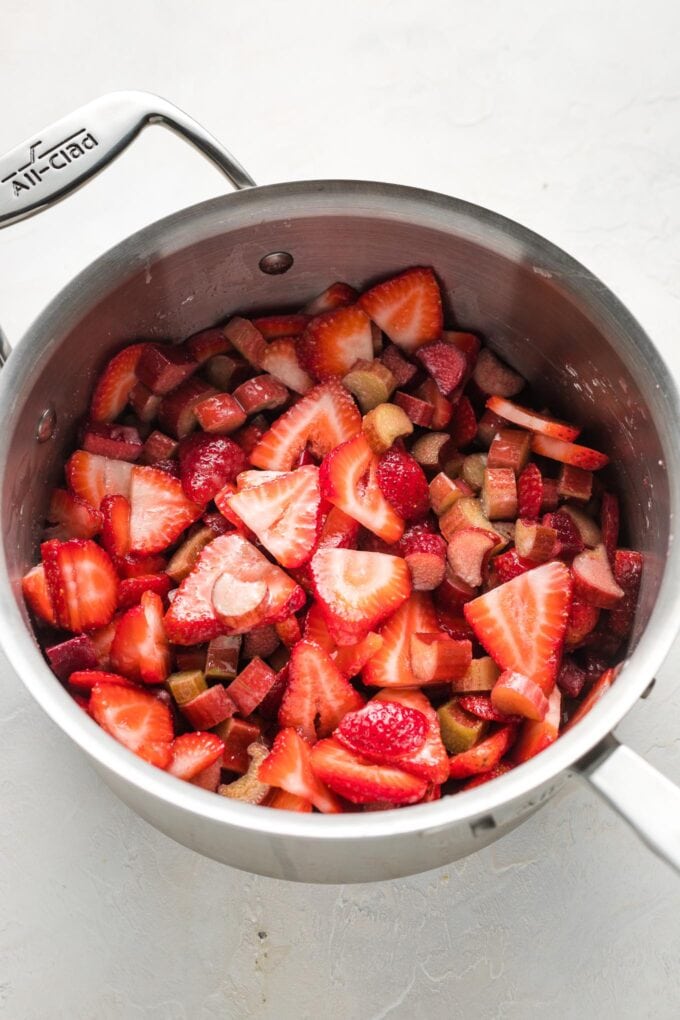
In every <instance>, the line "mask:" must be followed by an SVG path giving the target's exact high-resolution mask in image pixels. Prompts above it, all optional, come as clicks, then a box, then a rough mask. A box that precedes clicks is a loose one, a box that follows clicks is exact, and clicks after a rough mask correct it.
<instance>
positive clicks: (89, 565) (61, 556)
mask: <svg viewBox="0 0 680 1020" xmlns="http://www.w3.org/2000/svg"><path fill="white" fill-rule="evenodd" d="M41 554H42V561H43V563H44V565H45V578H46V581H47V591H48V593H49V598H50V601H51V602H52V605H53V606H54V611H55V615H56V618H57V622H58V624H59V626H60V627H63V628H64V630H70V631H73V632H74V633H76V634H79V633H81V632H82V631H87V630H94V629H95V628H96V627H103V626H104V625H105V624H107V623H109V621H110V620H111V619H112V617H113V614H114V612H115V609H116V595H117V589H118V578H117V577H116V572H115V570H114V567H113V564H112V562H111V560H110V558H109V556H107V554H106V553H105V552H104V550H103V549H102V548H101V547H100V546H98V545H97V544H96V543H95V542H92V541H91V540H89V539H82V538H74V539H71V540H70V541H69V542H58V541H57V540H56V539H53V540H52V541H50V542H43V544H42V546H41Z"/></svg>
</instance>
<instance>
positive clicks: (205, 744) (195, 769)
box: [167, 732, 224, 779]
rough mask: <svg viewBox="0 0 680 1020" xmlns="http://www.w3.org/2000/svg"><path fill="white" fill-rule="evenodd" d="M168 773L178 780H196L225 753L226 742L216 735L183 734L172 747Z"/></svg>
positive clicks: (176, 738) (174, 741)
mask: <svg viewBox="0 0 680 1020" xmlns="http://www.w3.org/2000/svg"><path fill="white" fill-rule="evenodd" d="M170 753H171V758H170V764H169V765H168V767H167V769H168V772H169V773H170V774H171V775H173V776H177V778H178V779H194V778H195V777H196V776H197V775H198V774H199V772H203V771H204V769H207V768H209V767H210V766H211V765H212V764H213V762H216V761H217V760H218V759H220V758H221V757H222V754H223V753H224V741H223V740H220V738H219V737H218V736H217V735H216V734H215V733H201V732H196V733H182V734H181V735H180V736H179V737H175V739H174V740H173V742H172V745H171V747H170Z"/></svg>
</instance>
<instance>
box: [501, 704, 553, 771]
mask: <svg viewBox="0 0 680 1020" xmlns="http://www.w3.org/2000/svg"><path fill="white" fill-rule="evenodd" d="M561 720H562V694H561V692H560V689H559V687H554V688H553V691H552V693H551V695H550V697H549V698H548V711H547V713H546V716H545V719H542V720H541V721H540V722H538V721H536V722H535V721H533V720H531V719H528V720H527V721H526V722H525V723H523V724H522V727H521V729H520V731H519V736H518V738H517V742H516V744H515V746H514V748H513V751H512V760H513V762H514V763H515V764H516V765H521V764H522V762H525V761H528V760H529V759H530V758H533V757H534V755H536V754H538V753H539V752H540V751H544V750H545V748H546V747H549V746H550V744H553V743H554V742H555V741H556V740H557V736H558V734H559V731H560V722H561Z"/></svg>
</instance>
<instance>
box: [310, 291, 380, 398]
mask: <svg viewBox="0 0 680 1020" xmlns="http://www.w3.org/2000/svg"><path fill="white" fill-rule="evenodd" d="M297 352H298V356H299V358H300V363H301V365H302V367H303V368H304V369H306V370H307V371H308V372H309V373H310V375H312V376H314V378H315V379H319V380H320V381H321V380H323V379H329V378H331V377H332V376H338V377H340V378H341V377H342V376H343V375H347V373H348V372H349V370H350V368H351V367H352V365H353V364H354V362H355V361H358V360H359V359H364V360H366V361H370V360H371V359H372V358H373V341H372V338H371V322H370V319H369V318H368V316H367V315H366V313H365V312H362V311H361V309H360V308H357V307H356V306H355V307H353V308H338V309H336V310H335V311H333V312H326V314H324V315H318V316H317V317H316V318H314V319H312V320H311V322H309V323H308V324H307V328H306V329H305V331H304V333H303V334H302V337H301V338H300V340H299V342H298V345H297Z"/></svg>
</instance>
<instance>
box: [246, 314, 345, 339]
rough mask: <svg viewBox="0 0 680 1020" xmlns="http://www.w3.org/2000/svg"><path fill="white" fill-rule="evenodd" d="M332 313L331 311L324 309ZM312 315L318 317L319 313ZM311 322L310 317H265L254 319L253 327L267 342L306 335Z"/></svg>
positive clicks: (299, 315)
mask: <svg viewBox="0 0 680 1020" xmlns="http://www.w3.org/2000/svg"><path fill="white" fill-rule="evenodd" d="M323 310H324V311H330V309H323ZM312 314H314V315H318V314H319V313H318V312H313V313H312ZM308 322H309V315H301V314H298V315H263V316H261V317H260V318H259V319H253V326H255V328H256V329H257V330H259V331H260V333H261V334H262V336H263V337H264V339H265V340H277V339H278V338H279V337H282V336H286V337H296V336H300V334H301V333H304V331H305V326H306V325H307V323H308Z"/></svg>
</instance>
